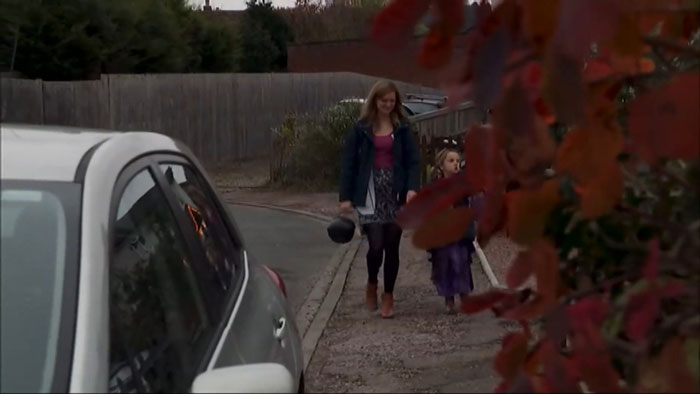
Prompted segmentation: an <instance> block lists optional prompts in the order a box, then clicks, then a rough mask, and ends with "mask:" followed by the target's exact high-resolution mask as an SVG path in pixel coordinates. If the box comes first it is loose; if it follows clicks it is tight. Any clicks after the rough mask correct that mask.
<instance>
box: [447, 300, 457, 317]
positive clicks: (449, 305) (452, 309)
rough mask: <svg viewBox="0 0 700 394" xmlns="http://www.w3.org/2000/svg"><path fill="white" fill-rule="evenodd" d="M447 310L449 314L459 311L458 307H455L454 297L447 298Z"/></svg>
mask: <svg viewBox="0 0 700 394" xmlns="http://www.w3.org/2000/svg"><path fill="white" fill-rule="evenodd" d="M445 311H446V312H447V314H448V315H454V314H456V313H457V308H456V307H455V299H454V297H446V298H445Z"/></svg>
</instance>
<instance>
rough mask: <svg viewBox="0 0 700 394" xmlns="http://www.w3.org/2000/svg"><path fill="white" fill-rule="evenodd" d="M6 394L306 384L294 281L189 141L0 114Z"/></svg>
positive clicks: (295, 387) (297, 387)
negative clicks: (265, 257)
mask: <svg viewBox="0 0 700 394" xmlns="http://www.w3.org/2000/svg"><path fill="white" fill-rule="evenodd" d="M0 138H1V141H0V142H1V146H2V156H1V160H2V167H1V170H2V172H1V174H2V204H1V209H2V215H1V216H0V217H1V220H2V260H1V264H2V277H1V279H2V287H1V291H2V294H1V296H2V297H1V298H2V309H1V313H2V322H1V324H2V347H1V349H0V350H1V353H2V377H1V378H2V380H1V385H2V392H49V391H50V392H108V391H109V392H163V391H167V392H303V389H304V377H303V357H302V350H301V340H300V337H299V332H298V330H297V327H296V324H295V319H294V315H293V312H292V310H291V309H290V307H289V305H288V304H287V302H286V297H285V287H284V282H283V281H282V279H281V277H280V276H279V275H278V274H277V273H275V272H274V271H273V270H271V269H269V268H267V267H266V266H264V265H261V264H258V263H256V262H254V261H253V260H252V259H251V256H249V255H248V252H247V250H246V246H245V244H244V243H243V240H242V238H241V234H240V233H239V230H238V228H237V226H236V223H235V220H234V218H233V217H232V216H231V215H230V214H229V211H228V210H227V209H226V207H225V205H224V204H223V202H222V201H221V199H220V198H219V196H218V195H217V193H216V192H215V190H214V188H213V187H212V183H211V182H210V180H209V178H208V177H207V175H206V173H205V171H204V170H203V168H202V166H201V165H200V164H199V162H198V161H197V159H196V158H195V157H194V156H193V155H192V153H191V152H190V150H189V149H188V148H187V147H185V146H184V145H183V144H181V143H179V142H177V141H175V140H172V139H170V138H168V137H166V136H164V135H161V134H155V133H146V132H133V133H131V132H130V133H115V132H105V131H95V130H80V129H72V128H65V127H45V126H26V125H7V124H3V125H0Z"/></svg>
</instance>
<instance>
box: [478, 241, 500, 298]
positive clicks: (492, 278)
mask: <svg viewBox="0 0 700 394" xmlns="http://www.w3.org/2000/svg"><path fill="white" fill-rule="evenodd" d="M474 249H476V255H477V256H478V257H479V262H480V263H481V268H482V269H483V270H484V273H485V274H486V277H488V278H489V282H491V287H495V288H498V289H503V288H504V286H503V285H501V284H500V283H499V282H498V278H496V275H495V274H494V273H493V270H492V269H491V265H490V264H489V260H488V259H487V258H486V254H485V253H484V251H483V249H481V245H479V243H478V242H477V241H476V240H474Z"/></svg>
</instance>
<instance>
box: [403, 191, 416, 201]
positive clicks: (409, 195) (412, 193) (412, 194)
mask: <svg viewBox="0 0 700 394" xmlns="http://www.w3.org/2000/svg"><path fill="white" fill-rule="evenodd" d="M417 195H418V193H416V191H415V190H409V191H408V193H406V203H409V202H411V200H413V198H415V197H416V196H417Z"/></svg>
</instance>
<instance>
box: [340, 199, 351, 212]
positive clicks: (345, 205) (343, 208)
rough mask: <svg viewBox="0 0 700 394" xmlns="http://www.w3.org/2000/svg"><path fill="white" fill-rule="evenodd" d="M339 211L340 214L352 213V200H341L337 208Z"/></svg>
mask: <svg viewBox="0 0 700 394" xmlns="http://www.w3.org/2000/svg"><path fill="white" fill-rule="evenodd" d="M338 210H339V211H340V214H341V215H343V214H346V215H347V214H352V202H350V201H342V202H341V203H340V207H339V208H338Z"/></svg>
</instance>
